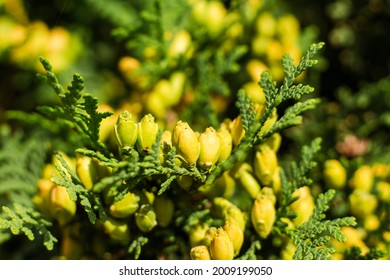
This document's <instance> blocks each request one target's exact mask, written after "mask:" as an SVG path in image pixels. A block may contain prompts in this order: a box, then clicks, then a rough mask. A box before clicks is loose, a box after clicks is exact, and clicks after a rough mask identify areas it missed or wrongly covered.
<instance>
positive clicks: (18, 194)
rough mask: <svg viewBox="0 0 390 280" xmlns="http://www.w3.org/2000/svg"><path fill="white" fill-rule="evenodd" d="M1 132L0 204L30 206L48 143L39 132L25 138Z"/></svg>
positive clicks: (5, 130)
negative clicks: (0, 202) (15, 203)
mask: <svg viewBox="0 0 390 280" xmlns="http://www.w3.org/2000/svg"><path fill="white" fill-rule="evenodd" d="M0 129H1V130H2V135H1V136H2V137H1V140H0V201H1V200H4V199H6V200H5V201H4V204H6V203H9V202H19V203H22V204H24V205H26V206H33V205H32V201H31V196H32V195H34V194H35V193H36V191H37V188H36V184H37V182H38V180H39V178H40V177H41V173H42V168H43V166H44V159H45V157H46V155H47V152H48V149H49V143H48V142H47V141H45V135H44V134H43V133H41V132H39V131H37V132H34V133H32V134H30V135H29V137H26V136H25V135H23V132H22V131H16V132H15V133H12V132H11V129H10V128H9V127H5V126H4V127H1V128H0Z"/></svg>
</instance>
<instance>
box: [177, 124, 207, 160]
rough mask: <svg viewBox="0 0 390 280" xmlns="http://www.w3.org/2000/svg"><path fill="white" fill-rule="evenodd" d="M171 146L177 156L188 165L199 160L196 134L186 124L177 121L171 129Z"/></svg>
mask: <svg viewBox="0 0 390 280" xmlns="http://www.w3.org/2000/svg"><path fill="white" fill-rule="evenodd" d="M172 144H173V146H174V147H175V148H176V152H177V154H179V155H180V156H182V158H183V159H184V160H185V162H187V163H188V164H195V163H196V161H197V160H198V158H199V152H200V147H199V141H198V137H197V135H196V133H195V132H194V131H193V130H192V129H191V127H190V126H189V125H188V123H186V122H183V121H178V122H177V123H176V125H175V127H174V128H173V133H172Z"/></svg>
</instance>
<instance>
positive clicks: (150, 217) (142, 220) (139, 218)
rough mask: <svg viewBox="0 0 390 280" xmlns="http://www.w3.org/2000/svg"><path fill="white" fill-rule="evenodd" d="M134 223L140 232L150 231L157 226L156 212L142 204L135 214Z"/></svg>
mask: <svg viewBox="0 0 390 280" xmlns="http://www.w3.org/2000/svg"><path fill="white" fill-rule="evenodd" d="M135 223H136V224H137V226H138V228H139V229H140V230H141V231H143V232H149V231H151V230H152V229H153V228H154V227H155V226H157V220H156V212H155V211H154V209H153V208H152V207H151V206H150V205H149V204H143V205H142V206H141V207H140V209H139V210H138V212H137V213H135Z"/></svg>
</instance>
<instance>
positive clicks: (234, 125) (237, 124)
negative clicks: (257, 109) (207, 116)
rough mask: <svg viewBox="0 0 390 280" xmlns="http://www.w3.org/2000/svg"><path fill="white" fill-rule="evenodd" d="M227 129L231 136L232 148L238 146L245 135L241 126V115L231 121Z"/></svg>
mask: <svg viewBox="0 0 390 280" xmlns="http://www.w3.org/2000/svg"><path fill="white" fill-rule="evenodd" d="M229 128H230V133H231V135H232V140H233V144H234V146H237V145H238V144H240V142H241V139H242V137H244V135H245V130H244V128H243V126H242V119H241V115H239V116H238V117H236V118H235V119H234V120H232V122H231V123H230V126H229Z"/></svg>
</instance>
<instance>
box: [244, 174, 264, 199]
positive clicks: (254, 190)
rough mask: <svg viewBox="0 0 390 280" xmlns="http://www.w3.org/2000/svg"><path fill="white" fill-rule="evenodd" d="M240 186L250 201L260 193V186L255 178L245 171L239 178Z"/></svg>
mask: <svg viewBox="0 0 390 280" xmlns="http://www.w3.org/2000/svg"><path fill="white" fill-rule="evenodd" d="M239 182H240V184H241V186H242V187H243V188H244V189H245V190H246V191H247V192H248V194H249V195H250V196H251V198H252V199H255V198H256V197H257V195H258V194H259V192H260V189H261V187H260V184H259V183H258V182H257V180H256V178H255V177H254V176H253V175H252V174H251V173H249V172H247V171H242V172H241V175H240V177H239Z"/></svg>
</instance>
